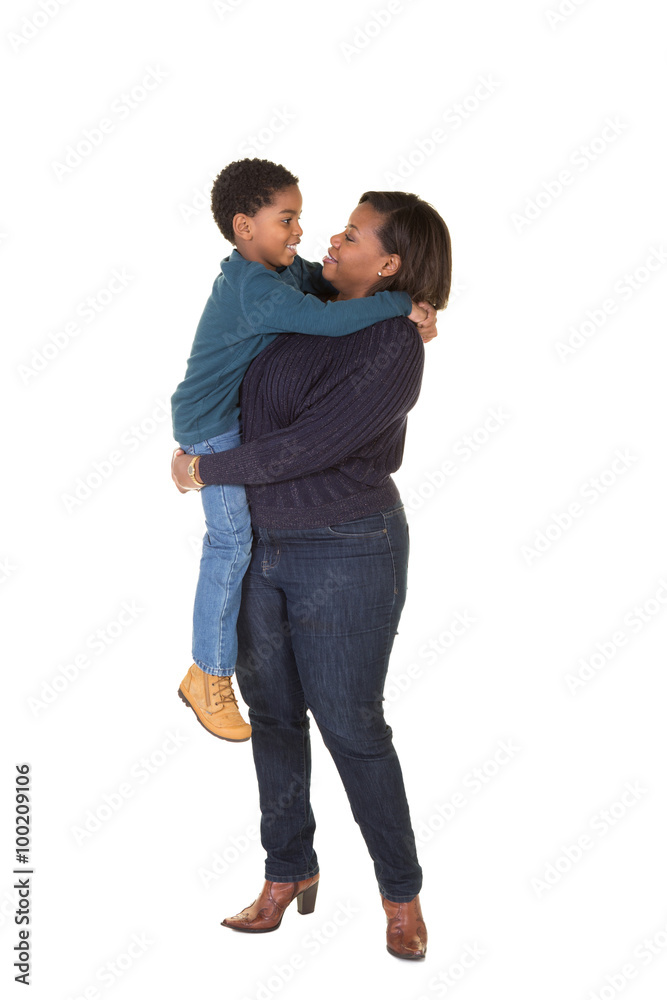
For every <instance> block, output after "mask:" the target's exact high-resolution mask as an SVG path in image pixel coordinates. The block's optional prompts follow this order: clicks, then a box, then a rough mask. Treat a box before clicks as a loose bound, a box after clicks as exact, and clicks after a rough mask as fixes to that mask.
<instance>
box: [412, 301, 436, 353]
mask: <svg viewBox="0 0 667 1000" xmlns="http://www.w3.org/2000/svg"><path fill="white" fill-rule="evenodd" d="M408 319H411V320H412V322H413V323H416V324H417V331H418V333H419V336H420V337H421V339H422V340H423V341H424V343H425V344H428V342H429V340H433V338H434V337H437V336H438V331H437V329H436V323H437V314H436V311H435V309H434V308H433V306H432V305H431V303H430V302H413V303H412V312H411V313H410V315H409V316H408Z"/></svg>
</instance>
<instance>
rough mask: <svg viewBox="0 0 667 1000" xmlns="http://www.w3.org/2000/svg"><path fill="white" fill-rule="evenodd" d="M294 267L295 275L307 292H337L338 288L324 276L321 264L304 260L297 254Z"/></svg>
mask: <svg viewBox="0 0 667 1000" xmlns="http://www.w3.org/2000/svg"><path fill="white" fill-rule="evenodd" d="M292 267H293V268H294V269H295V277H296V279H297V281H298V282H299V288H300V289H301V291H302V292H307V293H309V294H310V295H335V294H336V289H335V288H334V286H333V285H332V284H331V282H330V281H327V279H326V278H323V277H322V265H321V264H317V263H315V262H314V261H310V260H304V259H303V257H299V256H298V255H297V256H296V258H295V261H294V264H292Z"/></svg>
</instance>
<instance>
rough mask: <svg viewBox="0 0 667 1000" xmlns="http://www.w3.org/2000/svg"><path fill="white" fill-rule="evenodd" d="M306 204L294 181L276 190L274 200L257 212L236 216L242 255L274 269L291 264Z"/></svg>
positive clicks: (239, 249)
mask: <svg viewBox="0 0 667 1000" xmlns="http://www.w3.org/2000/svg"><path fill="white" fill-rule="evenodd" d="M302 205H303V199H302V197H301V192H300V191H299V188H298V187H297V186H296V184H294V185H293V186H292V187H287V188H283V190H282V191H276V193H275V195H274V196H273V201H272V202H271V204H270V205H265V206H264V208H260V209H259V211H257V212H256V213H255V214H254V215H237V216H235V217H234V229H235V233H236V236H237V244H236V249H237V250H238V251H239V253H240V254H241V256H243V257H245V259H246V260H254V261H257V262H258V263H259V264H262V265H263V266H264V267H266V268H268V269H269V270H271V271H275V270H276V269H277V268H279V267H287V266H289V265H290V264H291V263H292V261H293V260H294V258H295V256H296V254H297V244H299V243H300V242H301V236H302V235H303V229H302V228H301V226H300V225H299V216H300V215H301V208H302Z"/></svg>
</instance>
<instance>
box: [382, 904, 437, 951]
mask: <svg viewBox="0 0 667 1000" xmlns="http://www.w3.org/2000/svg"><path fill="white" fill-rule="evenodd" d="M380 898H381V900H382V906H383V907H384V912H385V913H386V915H387V951H388V952H389V953H390V954H392V955H395V956H396V958H424V957H425V955H426V943H427V941H428V935H427V933H426V925H425V924H424V918H423V917H422V911H421V906H420V905H419V896H415V898H414V899H411V900H410V902H409V903H392V902H391V901H390V900H388V899H385V898H384V896H380Z"/></svg>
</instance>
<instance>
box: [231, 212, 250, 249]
mask: <svg viewBox="0 0 667 1000" xmlns="http://www.w3.org/2000/svg"><path fill="white" fill-rule="evenodd" d="M232 229H233V230H234V235H235V236H236V239H237V242H238V240H251V239H252V228H251V226H250V222H249V220H248V216H247V215H243V214H242V213H241V212H238V213H237V214H236V215H235V216H234V218H233V219H232Z"/></svg>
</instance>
